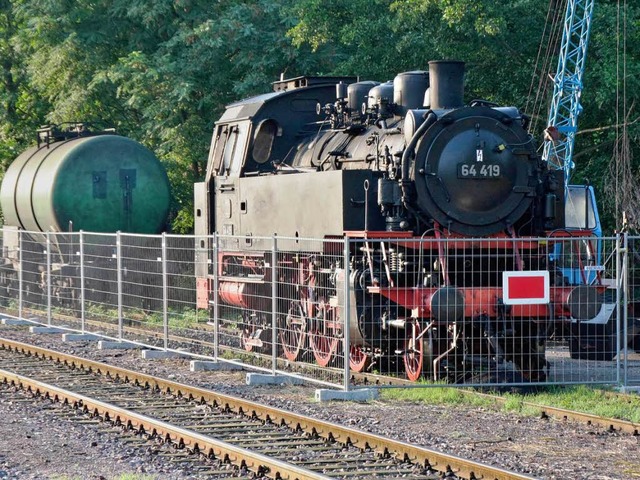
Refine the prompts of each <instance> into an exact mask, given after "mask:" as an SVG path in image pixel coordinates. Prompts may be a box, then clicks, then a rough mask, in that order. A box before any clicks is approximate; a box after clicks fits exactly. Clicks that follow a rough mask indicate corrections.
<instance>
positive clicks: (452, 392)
mask: <svg viewBox="0 0 640 480" xmlns="http://www.w3.org/2000/svg"><path fill="white" fill-rule="evenodd" d="M423 385H424V387H425V388H415V387H413V388H388V389H381V390H380V397H381V398H382V399H383V400H395V401H398V400H399V401H405V402H421V403H428V404H431V405H470V406H474V407H489V406H492V405H493V404H494V402H493V400H491V399H488V398H484V397H480V396H476V395H469V394H467V393H465V392H464V391H463V390H461V389H460V388H455V387H447V386H440V384H434V383H426V382H425V383H424V384H423Z"/></svg>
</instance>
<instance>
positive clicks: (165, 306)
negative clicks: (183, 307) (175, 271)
mask: <svg viewBox="0 0 640 480" xmlns="http://www.w3.org/2000/svg"><path fill="white" fill-rule="evenodd" d="M162 326H163V329H164V349H165V350H168V349H169V297H168V285H167V235H166V233H165V232H162Z"/></svg>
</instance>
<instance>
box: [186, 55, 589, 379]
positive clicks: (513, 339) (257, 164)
mask: <svg viewBox="0 0 640 480" xmlns="http://www.w3.org/2000/svg"><path fill="white" fill-rule="evenodd" d="M463 85H464V64H463V63H462V62H452V61H437V62H430V63H429V72H425V71H412V72H406V73H402V74H399V75H398V76H396V77H395V79H394V80H393V82H387V83H377V82H371V81H356V79H355V78H349V77H299V78H294V79H290V80H281V81H279V82H276V83H275V84H274V92H272V93H268V94H264V95H260V96H257V97H253V98H249V99H246V100H243V101H240V102H237V103H234V104H231V105H229V106H228V107H227V109H226V112H225V113H224V114H223V116H222V117H221V118H220V120H219V121H218V122H217V123H216V126H215V130H214V133H213V139H212V144H211V149H210V154H209V160H208V168H207V175H206V179H205V181H204V182H203V183H200V184H196V186H195V204H196V235H198V236H205V235H210V234H212V233H214V232H216V233H217V234H218V240H217V242H218V248H217V250H216V253H215V255H216V258H215V261H211V260H213V259H211V258H210V255H211V254H210V253H209V252H210V251H211V249H210V248H209V245H207V244H206V242H198V244H197V245H196V250H197V257H196V259H197V260H196V269H197V272H196V273H197V277H198V298H199V301H200V302H201V304H202V305H203V306H204V305H206V304H207V303H210V302H211V301H212V300H213V298H214V297H217V298H218V300H219V301H220V303H221V304H226V305H228V306H231V307H234V308H237V309H238V310H240V312H241V314H242V341H243V344H244V345H245V348H247V350H252V349H259V348H264V346H265V345H268V344H269V343H270V342H271V341H272V340H273V335H272V331H273V329H272V326H271V325H272V321H274V320H275V322H276V325H277V329H276V332H277V333H276V335H277V339H276V340H277V341H279V342H280V343H281V344H282V353H283V355H284V356H285V357H286V358H288V359H289V360H296V359H300V358H301V356H302V354H303V352H305V351H306V350H307V349H309V350H311V351H312V352H313V356H314V358H315V361H316V362H317V363H318V364H320V365H322V366H325V365H329V364H330V363H331V362H332V361H334V359H335V358H336V356H337V355H336V354H337V353H338V352H339V351H340V349H342V348H345V345H343V343H344V342H343V338H344V337H345V335H344V333H345V332H344V331H343V329H344V328H345V327H344V326H345V325H348V327H347V328H348V329H349V335H348V336H349V344H348V346H346V348H348V350H349V352H348V357H349V363H350V366H351V368H352V369H354V370H356V371H361V370H364V369H366V368H372V366H373V368H377V369H387V368H391V366H393V365H403V366H404V371H405V373H406V376H407V377H408V378H410V379H413V380H415V379H418V378H420V377H421V376H426V377H428V378H432V379H442V378H447V379H449V380H451V381H467V380H469V378H470V377H473V376H474V375H476V374H477V372H494V373H495V372H508V376H509V378H513V379H521V380H543V379H544V378H545V367H546V365H547V362H546V359H545V341H546V337H547V335H548V332H547V330H548V328H549V323H550V322H551V321H553V320H555V319H557V318H569V317H574V318H575V317H580V316H583V317H584V316H589V315H590V316H593V315H594V314H595V313H594V312H597V311H598V309H599V307H600V305H599V300H598V299H599V290H598V287H586V286H584V285H570V284H569V282H567V281H565V280H563V279H561V280H557V279H556V276H555V275H551V291H550V293H549V297H550V298H549V301H548V302H546V303H544V304H538V303H536V304H514V305H506V304H505V301H504V298H503V296H504V293H503V277H502V275H501V273H502V272H503V271H516V272H517V271H544V270H550V269H551V268H552V265H551V262H550V261H549V260H548V259H549V258H550V257H549V253H550V252H549V248H550V247H549V245H550V243H549V242H545V241H538V240H536V238H538V237H548V236H552V235H554V233H553V232H558V231H562V230H563V229H564V228H565V225H564V207H563V205H564V198H563V196H564V183H563V177H562V172H561V171H555V170H551V169H549V168H548V167H547V165H546V164H545V163H544V162H542V160H541V158H540V156H539V155H538V153H537V150H536V145H535V142H534V140H533V138H532V137H531V136H530V135H529V134H528V133H527V124H528V119H527V117H525V116H524V115H522V114H521V113H520V112H519V110H518V109H517V108H515V107H501V106H498V105H495V104H493V103H490V102H487V101H483V100H473V101H471V102H469V103H468V104H465V102H464V99H463ZM590 234H591V232H589V231H586V230H585V231H574V232H572V235H574V236H581V235H584V236H588V235H590ZM273 235H277V236H278V237H277V238H278V243H277V245H278V253H277V255H276V256H274V254H273V252H272V251H271V249H272V246H271V237H272V236H273ZM308 238H314V239H335V238H346V239H349V244H350V245H351V250H350V254H349V264H348V265H344V264H342V263H341V260H342V257H341V256H339V255H338V256H336V255H335V249H333V248H332V247H328V246H327V245H329V244H322V243H321V242H316V243H313V242H305V241H302V240H301V239H308ZM211 265H215V268H216V271H215V272H214V271H212V270H211V268H212V267H211ZM271 267H273V268H271ZM272 272H277V273H276V274H275V275H276V278H272V276H273V275H272ZM214 280H215V281H214ZM275 280H277V284H278V285H277V287H276V289H277V295H276V296H275V298H277V300H276V302H275V303H276V305H274V304H273V302H272V300H271V299H272V297H273V295H272V291H273V290H272V288H273V286H272V283H271V282H272V281H275ZM345 282H346V283H348V286H347V285H345ZM214 285H217V291H215V292H214V291H213V288H214ZM345 292H348V293H345ZM347 295H348V297H349V298H348V299H346V298H345V297H346V296H347ZM347 300H348V301H347ZM346 304H348V305H349V309H348V310H347V309H346V308H345V305H346ZM585 305H587V306H586V307H585ZM274 313H275V317H276V318H274V316H273V314H274ZM345 320H346V321H345ZM489 375H491V373H490V374H489Z"/></svg>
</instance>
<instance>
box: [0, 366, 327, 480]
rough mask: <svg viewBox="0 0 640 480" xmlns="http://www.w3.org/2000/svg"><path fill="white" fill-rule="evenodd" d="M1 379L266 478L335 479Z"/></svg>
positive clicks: (33, 384)
mask: <svg viewBox="0 0 640 480" xmlns="http://www.w3.org/2000/svg"><path fill="white" fill-rule="evenodd" d="M0 379H2V380H3V381H4V382H6V383H9V384H12V385H19V386H21V387H22V388H24V389H25V390H27V391H30V392H32V393H35V394H40V395H44V396H45V397H46V396H49V398H51V399H53V400H55V401H58V402H61V403H66V404H71V405H74V407H76V408H78V407H80V406H81V407H82V409H83V410H84V412H85V413H89V414H93V415H94V416H100V417H101V418H104V419H105V420H106V419H109V420H113V421H115V422H116V423H120V424H123V425H126V426H127V428H128V429H133V430H137V431H139V432H152V435H153V434H155V435H157V436H160V437H161V438H163V439H164V440H165V441H171V442H172V443H174V444H176V445H180V446H184V447H185V448H188V449H189V450H190V451H192V452H201V453H203V454H205V455H209V456H213V457H214V458H217V459H224V460H228V461H229V462H231V463H233V464H234V465H237V466H238V467H242V466H246V467H247V468H248V469H249V470H251V471H252V472H255V473H257V474H259V475H264V474H266V473H267V472H268V474H269V476H270V477H272V478H282V479H291V480H295V479H298V480H304V479H309V480H311V479H318V480H327V479H330V478H331V477H328V476H326V475H322V474H320V473H317V472H314V471H311V470H307V469H305V468H301V467H298V466H296V465H293V464H291V463H287V462H282V461H280V460H277V459H275V458H273V457H268V456H266V455H261V454H259V453H256V452H252V451H251V450H247V449H245V448H241V447H236V446H235V445H231V444H229V443H226V442H222V441H220V440H216V439H214V438H212V437H208V436H205V435H200V434H198V433H196V432H193V431H190V430H187V429H184V428H180V427H176V426H175V425H171V424H169V423H166V422H163V421H161V420H156V419H154V418H151V417H147V416H145V415H141V414H138V413H135V412H132V411H130V410H127V409H125V408H122V407H118V406H116V405H112V404H110V403H106V402H102V401H100V400H95V399H93V398H90V397H87V396H85V395H80V394H78V393H74V392H71V391H69V390H65V389H62V388H59V387H56V386H54V385H49V384H47V383H44V382H40V381H38V380H34V379H31V378H28V377H25V376H23V375H19V374H16V373H13V372H8V371H6V370H2V369H0Z"/></svg>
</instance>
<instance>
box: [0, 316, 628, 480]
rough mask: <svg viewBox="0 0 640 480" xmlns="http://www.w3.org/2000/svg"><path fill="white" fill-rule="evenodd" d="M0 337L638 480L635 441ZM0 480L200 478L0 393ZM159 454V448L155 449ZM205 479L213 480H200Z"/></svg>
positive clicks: (20, 334)
mask: <svg viewBox="0 0 640 480" xmlns="http://www.w3.org/2000/svg"><path fill="white" fill-rule="evenodd" d="M0 336H2V337H5V338H11V339H14V340H18V341H23V342H25V343H31V344H36V345H40V346H42V347H46V348H51V349H54V350H59V351H63V352H66V353H72V354H74V355H78V356H82V357H87V358H92V359H94V360H98V361H102V362H106V363H111V364H114V365H118V366H121V367H124V368H131V369H136V370H140V371H143V372H145V373H150V374H154V375H160V376H163V377H165V378H168V379H171V380H174V381H178V382H182V383H188V384H192V385H198V386H200V387H204V388H210V389H214V390H217V391H220V392H222V393H226V394H230V395H238V396H242V397H244V398H247V399H250V400H254V401H258V402H262V403H266V404H269V405H273V406H276V407H279V408H283V409H288V410H292V411H295V412H298V413H301V414H305V415H312V416H315V417H318V418H323V419H326V420H329V421H333V422H336V423H342V424H346V425H349V426H352V427H357V428H360V429H362V430H366V431H371V432H374V433H377V434H379V435H383V436H388V437H391V438H396V439H398V440H402V441H405V442H410V443H415V444H419V445H424V446H426V447H429V448H434V449H437V450H440V451H443V452H446V453H449V454H453V455H458V456H462V457H468V458H472V459H474V460H477V461H480V462H484V463H488V464H492V465H496V466H499V467H502V468H505V469H508V470H515V471H519V472H521V473H525V474H528V475H531V476H534V477H537V478H543V479H563V480H566V479H599V480H608V479H624V480H628V479H633V478H640V455H639V454H640V443H639V440H638V439H639V438H640V437H634V436H631V435H627V434H617V433H607V432H605V431H604V430H599V429H596V428H595V427H592V426H588V425H584V424H579V423H572V422H563V421H558V420H553V419H551V420H549V419H547V420H544V419H539V418H534V417H525V416H519V415H517V414H512V413H504V412H501V411H497V410H493V409H491V408H477V407H471V406H455V407H454V406H441V405H426V404H418V403H411V402H389V401H383V400H376V401H370V402H367V403H354V402H329V403H316V402H315V401H314V394H315V388H316V387H314V386H304V385H302V386H298V385H296V386H287V387H286V388H282V387H281V386H247V385H246V381H245V378H246V373H242V372H190V371H189V361H188V360H185V359H167V360H150V361H149V360H141V356H140V352H139V351H135V350H129V351H121V350H113V351H109V350H98V349H97V348H96V346H95V344H92V343H84V342H82V343H79V342H78V343H63V342H62V339H61V336H60V335H34V334H30V333H28V332H27V331H26V330H24V329H20V328H16V327H6V326H3V327H0ZM0 398H1V399H2V401H1V402H0V418H1V419H2V421H1V422H0V479H3V478H11V479H75V478H78V479H117V478H120V476H121V475H124V474H144V475H146V477H144V478H155V479H165V478H169V479H177V480H181V479H187V478H204V477H203V476H199V475H198V474H196V473H193V472H190V471H188V470H187V469H185V468H183V467H179V466H176V465H175V464H174V463H172V462H171V461H170V460H169V459H167V457H166V456H162V455H158V452H159V451H161V448H160V447H158V446H146V447H144V448H137V447H135V446H133V447H132V445H131V444H129V443H128V442H127V441H126V437H124V438H123V437H122V436H120V434H118V433H117V431H116V430H115V429H111V428H110V427H108V426H105V425H101V426H99V427H96V426H94V425H89V424H79V423H77V422H71V421H69V420H67V419H65V418H64V416H55V415H51V414H50V413H49V412H50V410H51V409H56V410H60V409H61V408H62V407H59V406H56V405H52V404H51V403H49V402H47V401H42V400H38V399H29V400H28V401H25V400H24V399H25V398H28V397H25V396H16V395H15V394H13V393H11V392H9V391H8V390H6V389H2V390H0ZM162 448H164V447H162ZM207 478H212V477H207Z"/></svg>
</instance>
